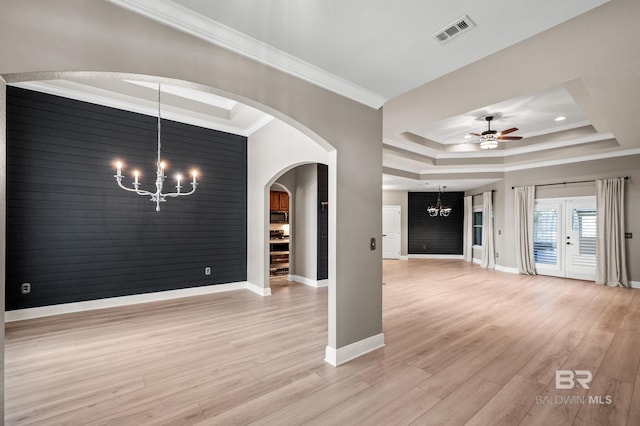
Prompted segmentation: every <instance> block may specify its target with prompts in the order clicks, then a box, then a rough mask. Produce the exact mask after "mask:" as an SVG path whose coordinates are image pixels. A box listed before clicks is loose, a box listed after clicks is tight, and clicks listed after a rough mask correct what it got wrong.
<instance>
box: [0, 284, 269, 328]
mask: <svg viewBox="0 0 640 426" xmlns="http://www.w3.org/2000/svg"><path fill="white" fill-rule="evenodd" d="M254 288H257V286H256V285H254V284H250V283H248V282H246V281H241V282H236V283H229V284H216V285H208V286H202V287H190V288H182V289H179V290H168V291H157V292H154V293H145V294H133V295H130V296H120V297H109V298H106V299H98V300H87V301H84V302H73V303H63V304H60V305H51V306H40V307H37V308H27V309H18V310H15V311H6V312H5V313H4V320H5V322H12V321H20V320H25V319H32V318H41V317H48V316H52V315H62V314H70V313H74V312H84V311H93V310H96V309H108V308H115V307H119V306H129V305H138V304H141V303H149V302H159V301H163V300H172V299H180V298H183V297H191V296H201V295H204V294H214V293H223V292H227V291H235V290H245V289H246V290H251V291H252V292H254V293H257V294H260V295H262V296H267V295H269V294H271V289H265V290H267V291H268V294H262V293H266V292H258V291H256V290H255V289H254Z"/></svg>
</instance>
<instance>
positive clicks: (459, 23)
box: [432, 15, 476, 43]
mask: <svg viewBox="0 0 640 426" xmlns="http://www.w3.org/2000/svg"><path fill="white" fill-rule="evenodd" d="M475 26H476V24H474V23H473V21H472V20H471V18H469V17H468V16H467V15H464V16H463V17H462V18H459V19H456V20H455V21H453V22H452V23H450V24H449V25H447V26H445V27H443V28H441V29H440V30H439V31H438V32H436V33H435V34H434V35H433V36H432V37H433V38H435V39H436V40H438V41H439V42H440V43H445V42H447V41H449V40H451V39H452V38H454V37H457V36H459V35H460V34H462V33H464V32H466V31H468V30H470V29H471V28H473V27H475Z"/></svg>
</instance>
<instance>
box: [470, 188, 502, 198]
mask: <svg viewBox="0 0 640 426" xmlns="http://www.w3.org/2000/svg"><path fill="white" fill-rule="evenodd" d="M484 192H487V191H484ZM484 192H481V193H479V194H473V195H467V197H475V196H477V195H482V194H484ZM491 192H498V190H497V189H492V190H491Z"/></svg>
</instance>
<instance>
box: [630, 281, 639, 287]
mask: <svg viewBox="0 0 640 426" xmlns="http://www.w3.org/2000/svg"><path fill="white" fill-rule="evenodd" d="M629 285H631V288H640V281H629Z"/></svg>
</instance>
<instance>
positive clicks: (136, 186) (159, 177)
mask: <svg viewBox="0 0 640 426" xmlns="http://www.w3.org/2000/svg"><path fill="white" fill-rule="evenodd" d="M160 120H161V117H160V84H158V161H157V163H156V164H157V169H156V191H155V192H151V191H145V190H143V189H140V182H139V181H138V177H139V176H140V173H139V172H138V171H137V170H134V171H133V179H134V180H133V188H127V187H126V186H124V185H123V184H122V178H123V176H122V162H121V161H118V162H117V163H116V174H115V175H114V177H115V178H116V182H118V186H119V187H120V188H122V189H124V190H125V191H131V192H135V193H136V194H138V195H143V196H150V197H151V201H153V202H155V203H156V211H157V212H159V211H160V203H163V202H165V201H167V200H166V197H172V198H175V197H181V196H184V195H191V194H193V193H194V192H196V187H197V186H198V182H197V181H196V178H197V177H198V172H197V171H196V170H192V171H191V176H192V181H191V191H189V192H180V190H181V189H182V186H181V185H180V183H181V181H182V176H181V175H180V174H178V175H176V182H177V184H176V192H168V193H163V192H162V187H163V185H164V180H165V179H166V178H167V177H166V176H165V174H164V171H165V167H166V165H165V162H164V161H162V160H161V159H160V147H161V144H160V139H161V138H160V133H161V132H160V130H161V127H160Z"/></svg>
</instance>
